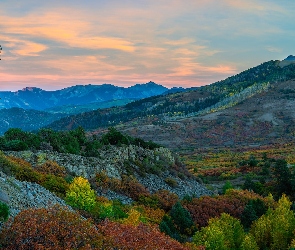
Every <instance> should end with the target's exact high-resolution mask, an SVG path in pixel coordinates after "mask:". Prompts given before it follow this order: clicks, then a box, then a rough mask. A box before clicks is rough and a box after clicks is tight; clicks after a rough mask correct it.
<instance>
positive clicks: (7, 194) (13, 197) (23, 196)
mask: <svg viewBox="0 0 295 250" xmlns="http://www.w3.org/2000/svg"><path fill="white" fill-rule="evenodd" d="M0 190H1V193H2V194H4V196H2V198H3V197H4V198H5V199H4V200H2V201H4V202H5V203H7V205H8V206H9V209H10V216H12V217H14V216H15V215H16V214H18V213H19V212H20V211H22V210H25V209H28V208H43V207H44V208H47V207H50V206H52V205H55V204H59V205H62V206H66V203H65V202H64V201H63V200H62V199H60V198H58V197H57V196H56V195H54V194H53V193H51V192H49V191H48V190H47V189H45V188H44V187H41V186H40V185H38V184H36V183H30V182H26V181H18V180H16V179H15V178H13V177H11V176H7V175H6V174H4V173H3V172H0Z"/></svg>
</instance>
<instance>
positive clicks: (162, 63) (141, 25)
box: [0, 0, 295, 91]
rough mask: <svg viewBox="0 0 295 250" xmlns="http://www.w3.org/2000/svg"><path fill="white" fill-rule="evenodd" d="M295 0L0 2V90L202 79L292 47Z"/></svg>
mask: <svg viewBox="0 0 295 250" xmlns="http://www.w3.org/2000/svg"><path fill="white" fill-rule="evenodd" d="M294 13H295V1H294V0H280V1H278V0H268V1H265V0H185V1H183V0H85V1H81V0H80V1H77V0H71V1H68V0H64V1H62V0H50V1H40V0H21V1H20V0H1V1H0V44H1V45H2V48H3V50H2V53H1V59H2V60H1V61H0V90H1V91H2V90H17V89H21V88H23V87H26V86H36V87H40V88H43V89H46V90H53V89H61V88H64V87H67V86H71V85H77V84H103V83H110V84H115V85H118V86H130V85H133V84H136V83H145V82H148V81H154V82H156V83H159V84H162V85H165V86H167V87H173V86H183V87H189V86H200V85H205V84H210V83H213V82H215V81H217V80H221V79H224V78H226V77H228V76H231V75H233V74H236V73H239V72H241V71H243V70H245V69H248V68H250V67H254V66H256V65H258V64H260V63H262V62H265V61H268V60H276V59H278V60H282V59H284V58H285V57H287V56H288V55H290V54H295V21H294V20H295V14H294Z"/></svg>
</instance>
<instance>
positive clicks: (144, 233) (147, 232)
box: [98, 220, 189, 250]
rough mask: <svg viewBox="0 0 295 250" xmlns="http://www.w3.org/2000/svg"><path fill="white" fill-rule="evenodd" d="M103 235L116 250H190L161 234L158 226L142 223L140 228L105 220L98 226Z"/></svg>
mask: <svg viewBox="0 0 295 250" xmlns="http://www.w3.org/2000/svg"><path fill="white" fill-rule="evenodd" d="M98 227H99V229H100V230H101V232H102V233H103V235H104V236H105V237H107V238H110V240H111V247H113V248H114V249H133V250H141V249H147V250H157V249H162V250H165V249H167V250H171V249H174V250H189V248H187V247H184V246H183V245H181V244H180V243H179V242H177V241H176V240H174V239H171V238H170V237H169V236H167V235H165V234H164V233H161V232H160V231H159V229H158V228H157V227H156V226H149V225H145V224H142V223H140V224H139V225H138V226H134V225H125V224H120V223H118V222H112V221H109V220H105V221H104V222H103V223H101V224H100V225H98Z"/></svg>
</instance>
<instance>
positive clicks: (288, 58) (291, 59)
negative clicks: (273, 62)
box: [284, 55, 295, 61]
mask: <svg viewBox="0 0 295 250" xmlns="http://www.w3.org/2000/svg"><path fill="white" fill-rule="evenodd" d="M284 61H295V56H293V55H289V56H288V57H287V58H286V59H284Z"/></svg>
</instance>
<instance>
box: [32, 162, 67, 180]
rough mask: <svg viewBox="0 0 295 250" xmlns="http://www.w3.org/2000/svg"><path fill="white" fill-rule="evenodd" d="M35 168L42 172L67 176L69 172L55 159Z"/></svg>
mask: <svg viewBox="0 0 295 250" xmlns="http://www.w3.org/2000/svg"><path fill="white" fill-rule="evenodd" d="M35 169H36V170H37V171H38V172H40V173H42V174H53V175H55V176H58V177H65V176H66V174H67V171H66V169H65V168H64V167H61V166H59V165H58V164H57V163H56V162H55V161H46V162H45V163H43V164H42V165H39V166H37V167H36V168H35Z"/></svg>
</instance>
